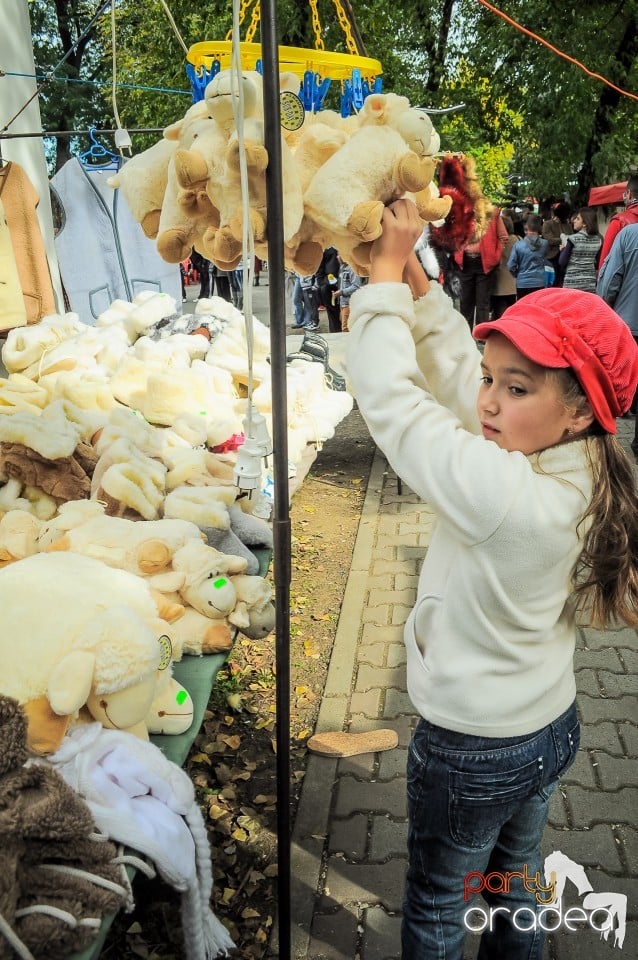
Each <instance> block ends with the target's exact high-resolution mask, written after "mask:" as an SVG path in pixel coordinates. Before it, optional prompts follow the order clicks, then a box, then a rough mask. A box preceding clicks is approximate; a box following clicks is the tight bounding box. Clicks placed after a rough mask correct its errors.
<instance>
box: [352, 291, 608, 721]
mask: <svg viewBox="0 0 638 960" xmlns="http://www.w3.org/2000/svg"><path fill="white" fill-rule="evenodd" d="M350 309H351V313H350V320H349V324H350V333H349V335H348V352H347V368H348V375H349V378H350V382H351V385H352V389H353V392H354V395H355V397H356V399H357V402H358V404H359V408H360V410H361V412H362V414H363V416H364V418H365V420H366V422H367V424H368V426H369V428H370V432H371V434H372V436H373V438H374V439H375V441H376V442H377V443H378V445H379V447H380V448H381V449H382V450H383V452H384V453H385V455H386V456H387V458H388V460H389V462H390V464H391V465H392V467H393V469H394V470H395V471H396V473H397V474H398V475H399V476H400V477H401V478H402V479H403V480H404V481H405V482H406V483H407V484H408V485H409V486H410V487H411V489H412V490H413V491H414V492H415V493H416V494H418V496H420V497H421V498H422V499H423V500H426V501H427V502H428V503H429V504H430V506H431V507H432V508H433V509H434V511H435V512H436V514H437V518H438V520H437V524H436V526H435V529H434V532H433V535H432V540H431V543H430V547H429V549H428V552H427V555H426V557H425V561H424V563H423V567H422V571H421V576H420V579H419V587H418V591H417V601H416V604H415V607H414V609H413V610H412V612H411V614H410V616H409V618H408V621H407V623H406V627H405V643H406V647H407V655H408V663H407V675H408V691H409V694H410V698H411V700H412V703H413V704H414V706H415V707H416V709H417V710H418V712H419V713H420V714H421V715H422V716H423V717H425V718H426V719H427V720H429V721H430V722H431V723H434V724H436V725H437V726H441V727H445V728H447V729H448V730H454V731H456V732H460V733H468V734H473V735H478V736H487V737H508V736H518V735H523V734H526V733H530V732H533V731H535V730H538V729H540V728H541V727H543V726H545V725H546V724H547V723H549V722H551V721H552V720H555V719H556V717H558V716H559V715H560V714H561V713H562V712H563V711H564V710H566V709H567V708H568V707H569V706H570V704H571V703H572V702H573V700H574V697H575V693H576V684H575V680H574V673H573V664H572V660H573V653H574V645H575V635H576V628H575V623H574V617H573V612H572V609H571V604H570V603H569V601H568V596H569V582H570V575H571V572H572V569H573V567H574V564H575V562H576V560H577V557H578V555H579V553H580V550H581V546H582V544H581V542H580V541H579V539H578V536H577V533H576V527H577V524H578V521H579V520H580V518H581V517H582V515H583V513H584V512H585V510H586V508H587V506H588V504H589V501H590V498H591V493H592V477H591V469H590V467H589V462H588V457H587V441H584V440H581V441H575V442H573V443H568V444H562V445H560V446H556V447H552V448H550V449H548V450H545V451H543V452H542V453H538V454H532V455H530V456H525V455H524V454H522V453H509V452H507V451H505V450H501V449H500V448H499V447H498V446H497V445H496V444H495V443H493V442H492V441H488V440H485V439H484V437H483V436H482V435H479V430H480V426H479V421H478V417H477V414H476V397H477V393H478V388H479V384H480V377H481V371H480V366H479V364H480V354H479V351H478V349H477V346H476V344H475V342H474V340H473V339H472V336H471V334H470V331H469V328H468V325H467V323H466V321H465V320H464V318H463V317H462V316H461V315H460V314H459V313H457V312H456V311H455V310H454V308H453V306H452V303H451V301H450V299H449V298H448V297H447V295H446V294H445V293H443V290H442V289H441V287H439V286H438V284H432V285H431V289H430V291H429V292H428V294H427V295H426V296H425V297H423V298H422V299H421V300H419V301H418V302H417V303H416V304H415V303H414V302H413V300H412V295H411V293H410V290H409V288H408V287H407V286H405V285H403V284H398V283H379V284H369V285H368V286H365V287H362V288H361V290H359V291H357V293H355V294H354V295H353V297H352V299H351V301H350ZM591 453H592V455H593V453H594V451H593V450H592V451H591ZM581 534H582V531H581Z"/></svg>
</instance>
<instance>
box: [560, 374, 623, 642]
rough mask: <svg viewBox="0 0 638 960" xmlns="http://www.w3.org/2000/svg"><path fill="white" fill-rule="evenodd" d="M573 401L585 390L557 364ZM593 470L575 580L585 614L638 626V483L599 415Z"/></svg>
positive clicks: (591, 436)
mask: <svg viewBox="0 0 638 960" xmlns="http://www.w3.org/2000/svg"><path fill="white" fill-rule="evenodd" d="M548 375H550V376H555V377H556V378H557V379H558V382H559V384H560V387H561V391H562V393H563V398H564V400H565V403H567V404H578V403H579V402H581V403H582V401H583V398H584V393H583V390H582V387H581V386H580V384H579V382H578V380H577V379H576V377H575V376H574V374H573V372H572V371H571V370H553V371H551V372H548ZM585 435H587V436H588V455H589V461H590V465H591V469H592V475H593V491H592V498H591V502H590V504H589V507H588V508H587V511H586V512H585V514H584V516H583V517H582V519H581V521H580V523H581V526H584V525H588V529H587V532H586V533H585V535H584V537H583V549H582V551H581V553H580V556H579V558H578V561H577V563H576V566H575V568H574V572H573V576H572V583H573V590H574V600H575V602H576V609H577V611H578V614H579V619H581V620H582V621H583V622H586V623H588V624H589V625H590V626H592V627H596V628H597V629H604V628H605V626H607V625H609V624H610V623H614V622H618V621H622V622H624V623H626V624H627V626H630V627H638V486H637V484H636V472H635V469H634V465H633V463H632V462H631V460H630V459H629V456H628V455H627V453H626V452H625V450H624V449H623V447H622V446H621V444H620V441H619V440H618V439H617V438H616V437H614V436H613V435H612V434H609V433H604V432H603V430H602V428H601V427H600V425H599V424H598V423H597V422H596V421H594V423H593V424H592V426H591V427H590V428H589V430H588V431H586V434H585Z"/></svg>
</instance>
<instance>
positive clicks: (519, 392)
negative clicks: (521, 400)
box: [510, 386, 527, 397]
mask: <svg viewBox="0 0 638 960" xmlns="http://www.w3.org/2000/svg"><path fill="white" fill-rule="evenodd" d="M510 392H511V393H512V394H513V395H514V396H515V397H524V396H525V394H526V393H527V391H526V390H523V388H522V387H515V386H511V387H510Z"/></svg>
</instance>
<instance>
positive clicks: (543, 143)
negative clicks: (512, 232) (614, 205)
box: [468, 0, 638, 204]
mask: <svg viewBox="0 0 638 960" xmlns="http://www.w3.org/2000/svg"><path fill="white" fill-rule="evenodd" d="M501 6H502V7H505V8H506V12H507V14H508V15H509V16H510V17H511V18H513V19H514V20H517V21H518V22H519V23H520V24H522V25H523V26H525V27H526V28H528V29H530V30H532V31H533V32H534V33H536V34H538V35H539V36H541V37H542V38H543V39H545V40H547V41H548V42H549V43H551V44H552V45H553V46H554V47H556V48H557V49H559V50H561V51H563V52H565V53H566V54H568V55H569V56H571V57H572V58H573V59H575V60H579V61H581V62H582V63H583V64H584V65H585V66H586V67H587V68H588V69H589V70H590V71H592V72H595V73H599V74H601V75H602V76H605V77H607V78H608V79H610V80H611V81H612V82H613V83H614V84H616V85H617V86H619V87H622V88H624V89H627V90H629V91H632V90H633V91H636V90H637V89H638V82H637V81H638V69H637V67H636V53H637V52H638V35H637V23H636V16H637V3H636V0H615V2H614V3H610V2H609V0H581V2H580V3H579V4H578V5H577V6H576V5H569V4H567V5H560V4H551V5H549V4H547V3H546V2H545V0H509V2H507V3H506V4H505V3H502V4H501ZM474 30H475V40H474V41H473V43H471V44H470V46H469V47H468V58H469V59H471V60H472V61H473V62H474V63H479V62H480V63H482V64H483V66H484V68H485V69H486V71H487V73H488V75H489V76H490V77H491V82H492V88H493V91H494V94H495V95H497V96H498V95H500V94H501V93H505V94H506V95H508V96H509V98H510V100H512V98H514V97H515V98H516V104H517V107H518V109H519V110H520V113H521V115H522V117H523V124H522V126H521V129H520V131H519V135H518V137H517V139H516V140H515V142H514V148H515V169H516V172H517V173H518V174H519V175H520V176H521V179H522V180H523V181H525V182H527V184H528V185H529V189H530V192H532V193H533V194H535V195H537V196H543V195H548V194H561V193H563V192H564V193H566V194H569V196H570V197H571V199H572V200H573V201H574V202H575V203H579V204H582V203H583V202H586V200H587V196H588V193H589V188H590V187H591V186H592V185H594V184H595V183H597V182H598V183H600V182H605V181H606V180H616V179H622V178H623V177H625V176H626V175H627V171H628V170H629V169H631V168H632V167H634V166H635V163H636V155H635V147H634V146H633V144H635V140H636V133H637V132H638V129H637V126H638V123H637V120H636V109H635V107H636V104H635V100H633V101H632V100H631V99H630V98H627V97H624V96H623V95H622V94H620V93H617V92H615V91H613V90H611V89H610V87H608V86H606V85H605V84H603V83H601V81H600V80H597V79H594V78H592V77H590V76H588V75H587V74H586V73H585V72H583V71H582V70H581V69H579V68H578V66H576V65H575V64H573V63H569V62H567V61H566V60H565V59H564V58H562V57H560V56H558V55H557V54H556V53H554V52H552V51H550V50H548V49H547V47H546V46H544V45H543V44H541V43H539V42H538V41H537V40H534V39H532V38H530V37H528V36H526V35H524V34H523V33H521V32H520V31H519V30H517V29H516V28H514V27H513V26H511V25H510V24H507V23H504V22H503V21H502V20H501V19H500V18H499V17H497V16H496V15H495V14H493V13H492V12H491V11H488V10H486V9H482V8H479V9H478V12H477V13H475V15H474Z"/></svg>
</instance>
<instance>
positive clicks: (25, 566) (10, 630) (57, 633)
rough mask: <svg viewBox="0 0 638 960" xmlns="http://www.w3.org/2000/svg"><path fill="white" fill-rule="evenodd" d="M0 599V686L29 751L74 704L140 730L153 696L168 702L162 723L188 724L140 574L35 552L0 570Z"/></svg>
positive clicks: (188, 707) (67, 718)
mask: <svg viewBox="0 0 638 960" xmlns="http://www.w3.org/2000/svg"><path fill="white" fill-rule="evenodd" d="M0 608H1V609H2V616H3V621H4V630H3V631H2V637H1V638H0V662H1V663H2V674H1V676H0V693H3V694H5V695H7V696H10V697H14V698H15V699H16V700H17V701H18V702H19V703H22V704H23V705H24V708H25V711H26V714H27V717H28V719H29V747H30V749H31V750H32V751H33V752H35V753H40V754H48V753H53V752H54V751H55V750H57V748H58V747H59V746H60V743H61V742H62V739H63V737H64V734H65V733H66V731H67V729H68V727H69V725H70V724H71V723H72V722H73V721H74V720H77V719H79V718H80V711H81V710H83V709H85V710H86V711H87V712H88V714H89V717H88V719H93V720H98V721H99V722H100V723H102V724H103V725H104V726H105V727H109V728H113V729H117V730H126V731H129V732H130V733H133V734H136V735H137V736H140V737H142V738H144V739H148V725H147V722H146V718H147V716H149V715H150V716H153V717H154V716H155V715H156V714H157V713H158V710H157V709H156V706H157V705H156V704H154V701H155V700H156V698H157V697H158V696H159V697H160V698H161V699H162V706H163V710H162V712H163V713H164V714H166V712H167V707H168V701H170V700H172V701H173V703H174V704H175V708H176V709H175V710H174V711H172V716H171V718H170V721H166V724H165V726H163V728H162V729H163V732H165V733H169V732H170V733H182V732H183V731H184V730H187V729H188V727H189V726H190V724H191V722H192V718H193V705H192V701H191V699H190V696H189V695H188V694H187V693H186V691H185V690H184V689H183V688H179V690H177V689H176V688H177V687H178V685H177V684H176V682H175V681H172V682H171V683H169V682H168V681H169V680H171V678H170V664H171V649H170V642H169V641H168V639H167V638H168V631H169V626H170V625H169V624H168V623H167V622H166V621H164V620H161V619H159V618H158V616H157V608H156V605H155V601H154V599H153V596H152V594H151V591H150V589H149V587H148V585H147V584H146V582H145V581H144V580H142V579H141V578H140V577H136V576H135V575H134V574H130V573H126V572H125V571H123V570H114V569H112V568H110V567H107V566H106V565H105V564H103V563H100V562H99V561H98V560H92V559H90V558H89V557H82V556H79V555H76V554H72V553H41V554H36V555H35V556H31V557H27V558H26V559H24V560H19V561H17V562H16V563H12V564H10V565H9V566H7V567H4V568H3V569H1V570H0ZM163 674H164V677H162V675H163ZM167 678H168V679H167ZM178 694H179V695H178ZM177 708H179V710H178V709H177ZM178 712H179V716H175V714H176V713H178Z"/></svg>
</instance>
